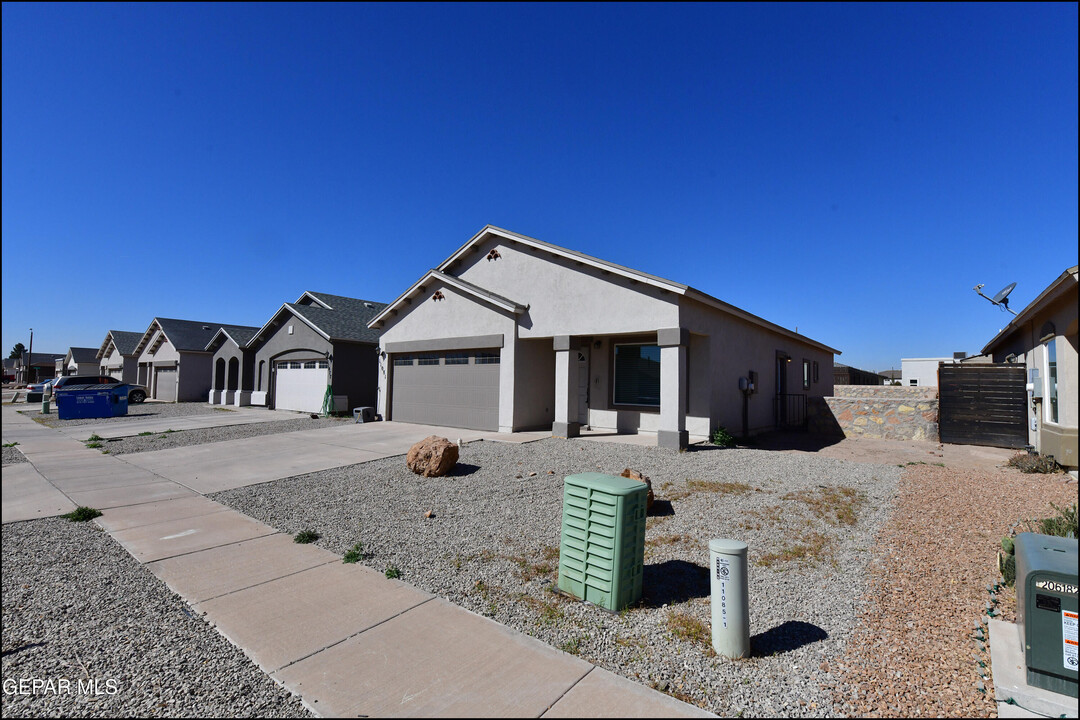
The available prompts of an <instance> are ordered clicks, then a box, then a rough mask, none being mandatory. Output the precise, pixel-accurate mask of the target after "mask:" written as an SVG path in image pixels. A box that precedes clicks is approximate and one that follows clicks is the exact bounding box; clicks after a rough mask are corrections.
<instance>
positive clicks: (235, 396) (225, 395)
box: [206, 325, 259, 406]
mask: <svg viewBox="0 0 1080 720" xmlns="http://www.w3.org/2000/svg"><path fill="white" fill-rule="evenodd" d="M258 332H259V328H257V327H252V326H248V325H222V326H221V327H220V328H219V329H218V331H217V333H215V334H214V337H213V339H211V340H210V342H209V343H207V345H206V351H207V352H211V353H213V354H214V374H213V376H212V377H211V385H210V397H209V402H210V404H211V405H237V406H244V405H250V404H251V385H252V375H253V373H254V371H253V368H254V365H255V351H254V350H252V349H251V348H250V343H251V340H252V339H253V338H254V337H255V334H256V333H258Z"/></svg>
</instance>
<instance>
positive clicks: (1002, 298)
mask: <svg viewBox="0 0 1080 720" xmlns="http://www.w3.org/2000/svg"><path fill="white" fill-rule="evenodd" d="M1015 287H1016V283H1009V284H1008V285H1006V286H1005V287H1004V288H1002V289H1001V290H999V291H998V294H997V295H995V296H994V299H993V300H991V301H990V302H993V303H1001V304H1003V305H1004V306H1005V307H1009V293H1011V292H1012V291H1013V289H1014V288H1015Z"/></svg>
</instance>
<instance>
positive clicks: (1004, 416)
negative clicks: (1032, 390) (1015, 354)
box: [938, 363, 1028, 448]
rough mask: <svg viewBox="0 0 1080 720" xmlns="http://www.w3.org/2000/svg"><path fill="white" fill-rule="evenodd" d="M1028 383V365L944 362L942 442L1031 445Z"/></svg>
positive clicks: (940, 380)
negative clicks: (953, 363)
mask: <svg viewBox="0 0 1080 720" xmlns="http://www.w3.org/2000/svg"><path fill="white" fill-rule="evenodd" d="M1026 382H1027V380H1026V373H1025V369H1024V366H1023V365H946V364H944V363H942V364H941V365H939V366H938V393H939V394H938V399H939V402H940V405H939V417H938V422H939V427H940V433H941V442H943V443H957V444H962V445H992V446H994V447H1007V448H1022V447H1024V446H1026V445H1027V444H1028V432H1027V390H1026V389H1025V384H1026Z"/></svg>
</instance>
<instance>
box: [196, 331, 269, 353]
mask: <svg viewBox="0 0 1080 720" xmlns="http://www.w3.org/2000/svg"><path fill="white" fill-rule="evenodd" d="M258 332H259V328H257V327H253V326H251V325H222V326H221V327H220V328H218V331H217V332H216V333H214V337H212V338H210V342H208V343H207V344H206V351H207V352H214V351H215V350H217V349H218V348H219V347H221V345H222V343H224V342H225V339H226V338H228V339H229V340H232V341H233V342H234V343H236V345H237V347H239V348H240V349H244V348H246V347H247V346H248V345H250V344H251V341H252V339H254V337H255V335H256V333H258Z"/></svg>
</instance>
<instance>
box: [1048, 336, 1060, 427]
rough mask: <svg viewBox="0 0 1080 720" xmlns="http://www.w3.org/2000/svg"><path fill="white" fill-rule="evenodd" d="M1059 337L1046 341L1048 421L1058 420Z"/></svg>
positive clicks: (1054, 421)
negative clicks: (1056, 341) (1057, 341)
mask: <svg viewBox="0 0 1080 720" xmlns="http://www.w3.org/2000/svg"><path fill="white" fill-rule="evenodd" d="M1055 340H1057V338H1050V342H1048V343H1046V400H1047V402H1046V413H1047V418H1046V419H1047V421H1048V422H1052V423H1056V422H1057V421H1058V381H1057V378H1058V372H1057V343H1055V342H1054V341H1055Z"/></svg>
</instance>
